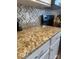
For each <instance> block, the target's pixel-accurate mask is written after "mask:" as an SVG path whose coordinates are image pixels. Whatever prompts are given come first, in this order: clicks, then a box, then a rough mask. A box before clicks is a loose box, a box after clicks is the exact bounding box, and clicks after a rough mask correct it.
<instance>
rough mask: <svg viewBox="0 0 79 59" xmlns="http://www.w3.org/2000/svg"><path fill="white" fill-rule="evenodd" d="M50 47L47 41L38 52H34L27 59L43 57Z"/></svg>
mask: <svg viewBox="0 0 79 59" xmlns="http://www.w3.org/2000/svg"><path fill="white" fill-rule="evenodd" d="M49 46H50V41H47V42H46V43H44V44H43V45H42V46H41V47H39V48H38V49H37V50H36V51H34V52H33V53H32V54H31V55H29V56H28V57H26V59H39V58H40V56H41V55H43V54H44V53H45V52H46V51H47V50H48V49H49Z"/></svg>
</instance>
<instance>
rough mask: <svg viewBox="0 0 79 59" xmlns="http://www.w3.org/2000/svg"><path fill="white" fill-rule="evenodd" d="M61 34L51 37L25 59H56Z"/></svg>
mask: <svg viewBox="0 0 79 59" xmlns="http://www.w3.org/2000/svg"><path fill="white" fill-rule="evenodd" d="M59 42H60V32H59V33H57V34H55V35H54V36H53V37H51V38H50V39H49V40H48V41H47V42H45V43H44V44H43V45H42V46H40V47H39V48H37V49H36V50H35V51H34V52H32V54H30V55H29V56H27V57H25V59H55V58H56V56H57V53H58V48H59Z"/></svg>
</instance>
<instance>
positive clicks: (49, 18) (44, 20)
mask: <svg viewBox="0 0 79 59" xmlns="http://www.w3.org/2000/svg"><path fill="white" fill-rule="evenodd" d="M53 21H54V15H41V25H48V26H53Z"/></svg>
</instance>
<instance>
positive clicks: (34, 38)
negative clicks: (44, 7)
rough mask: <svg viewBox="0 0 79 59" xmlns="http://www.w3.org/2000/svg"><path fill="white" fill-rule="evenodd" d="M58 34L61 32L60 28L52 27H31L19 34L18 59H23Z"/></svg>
mask: <svg viewBox="0 0 79 59" xmlns="http://www.w3.org/2000/svg"><path fill="white" fill-rule="evenodd" d="M57 32H60V28H57V27H51V26H40V27H31V28H28V29H24V30H23V31H20V32H18V33H17V58H18V59H23V58H24V57H25V56H26V55H29V53H31V52H33V51H34V50H35V49H36V48H38V47H39V46H41V45H42V44H43V43H44V42H46V41H47V40H49V38H51V37H52V36H53V35H55V34H56V33H57Z"/></svg>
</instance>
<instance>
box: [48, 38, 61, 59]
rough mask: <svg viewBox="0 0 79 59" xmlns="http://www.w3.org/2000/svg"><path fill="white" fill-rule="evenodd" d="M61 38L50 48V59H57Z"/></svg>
mask: <svg viewBox="0 0 79 59" xmlns="http://www.w3.org/2000/svg"><path fill="white" fill-rule="evenodd" d="M59 41H60V38H59V39H57V40H56V42H55V43H54V44H53V45H51V46H50V56H49V59H56V57H57V53H58V47H59Z"/></svg>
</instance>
